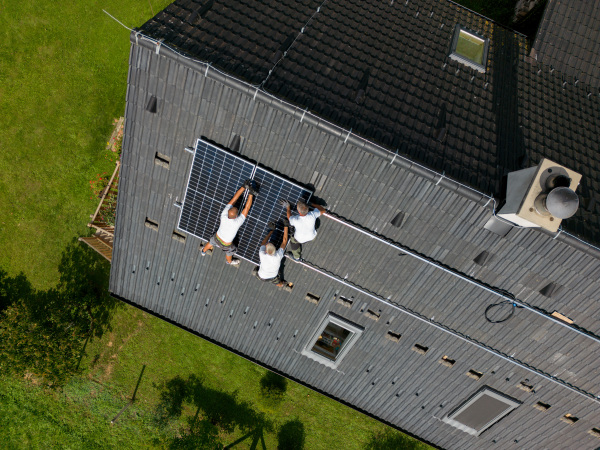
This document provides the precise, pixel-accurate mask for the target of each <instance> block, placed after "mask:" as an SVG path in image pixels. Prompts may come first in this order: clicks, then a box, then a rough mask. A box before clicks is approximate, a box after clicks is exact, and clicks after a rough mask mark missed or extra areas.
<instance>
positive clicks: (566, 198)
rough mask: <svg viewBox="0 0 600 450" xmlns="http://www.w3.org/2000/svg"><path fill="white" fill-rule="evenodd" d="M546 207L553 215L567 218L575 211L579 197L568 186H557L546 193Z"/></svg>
mask: <svg viewBox="0 0 600 450" xmlns="http://www.w3.org/2000/svg"><path fill="white" fill-rule="evenodd" d="M546 208H547V209H548V211H549V212H550V214H552V215H553V216H554V217H557V218H559V219H568V218H569V217H571V216H572V215H573V214H575V212H577V208H579V197H578V196H577V194H576V193H575V192H574V191H572V190H571V189H569V188H568V187H557V188H555V189H552V191H550V193H549V194H548V197H547V198H546Z"/></svg>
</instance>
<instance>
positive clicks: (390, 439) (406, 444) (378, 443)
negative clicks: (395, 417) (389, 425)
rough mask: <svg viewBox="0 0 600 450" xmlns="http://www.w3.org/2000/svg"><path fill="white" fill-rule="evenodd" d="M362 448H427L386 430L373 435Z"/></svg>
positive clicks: (388, 449) (409, 449)
mask: <svg viewBox="0 0 600 450" xmlns="http://www.w3.org/2000/svg"><path fill="white" fill-rule="evenodd" d="M364 448H365V450H421V449H426V448H428V447H427V446H425V445H424V444H422V443H421V442H419V441H417V440H415V439H413V438H411V437H410V436H406V435H405V434H402V433H400V432H399V431H394V430H392V429H388V430H385V431H382V432H380V433H377V434H374V435H373V436H372V437H371V439H370V440H369V442H367V445H365V447H364Z"/></svg>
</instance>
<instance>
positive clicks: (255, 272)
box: [252, 267, 283, 284]
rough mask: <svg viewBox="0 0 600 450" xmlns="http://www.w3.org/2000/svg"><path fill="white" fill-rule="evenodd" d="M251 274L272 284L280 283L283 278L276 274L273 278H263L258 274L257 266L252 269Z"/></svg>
mask: <svg viewBox="0 0 600 450" xmlns="http://www.w3.org/2000/svg"><path fill="white" fill-rule="evenodd" d="M252 274H253V275H254V276H255V277H256V278H258V279H259V280H260V281H264V282H266V283H269V282H270V283H273V284H279V283H281V282H282V281H283V280H282V279H281V278H279V275H277V276H276V277H274V278H269V279H268V280H263V279H262V278H261V277H259V276H258V267H255V268H254V270H253V271H252Z"/></svg>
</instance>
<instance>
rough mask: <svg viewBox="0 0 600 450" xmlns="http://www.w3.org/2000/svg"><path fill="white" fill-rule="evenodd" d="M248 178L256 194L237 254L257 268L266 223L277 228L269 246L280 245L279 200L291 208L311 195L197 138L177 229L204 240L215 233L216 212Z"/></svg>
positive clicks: (218, 214) (217, 218)
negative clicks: (285, 202) (251, 181)
mask: <svg viewBox="0 0 600 450" xmlns="http://www.w3.org/2000/svg"><path fill="white" fill-rule="evenodd" d="M248 179H251V180H253V181H254V182H255V184H256V185H258V195H257V196H256V198H255V199H254V203H253V204H252V207H251V209H250V212H249V213H248V217H247V218H246V220H245V222H244V224H243V225H242V227H241V228H240V230H239V231H238V235H237V238H236V243H237V246H238V251H237V254H238V256H239V257H241V258H244V259H246V260H248V261H250V262H253V263H255V264H258V263H259V258H258V251H259V247H260V243H261V242H262V240H263V239H264V237H265V236H266V234H267V233H268V228H267V224H268V223H269V222H271V221H272V222H275V223H277V224H278V225H277V229H276V231H275V233H273V236H272V238H271V242H273V243H274V244H275V245H279V244H280V243H281V239H282V236H283V228H282V226H281V222H280V219H282V218H283V217H285V208H283V207H282V206H281V205H280V204H279V203H278V201H279V199H281V198H284V199H286V200H288V201H289V202H290V204H291V205H292V207H293V206H294V205H295V204H296V202H297V201H298V200H300V199H303V200H304V201H305V202H308V201H309V200H310V198H311V196H312V192H311V191H309V190H307V189H305V188H303V187H302V186H300V185H298V184H295V183H292V182H290V181H288V180H286V179H284V178H283V177H281V176H279V175H276V174H275V173H273V172H271V171H269V170H267V169H265V168H263V167H259V166H258V165H256V164H253V163H251V162H248V161H246V160H245V159H243V158H241V157H239V156H237V155H234V154H232V153H230V152H228V151H226V150H223V149H221V148H219V147H217V146H215V145H213V144H211V143H209V142H206V141H204V140H202V139H198V141H197V142H196V148H195V154H194V160H193V162H192V167H191V170H190V175H189V178H188V184H187V188H186V193H185V199H184V201H183V206H182V209H181V215H180V217H179V224H178V226H177V227H178V228H179V229H180V230H182V231H184V232H186V233H189V234H192V235H194V236H196V237H198V238H200V239H202V240H203V241H208V240H209V239H210V237H211V236H212V235H213V234H214V233H215V232H216V231H217V229H218V228H219V220H220V217H219V216H220V213H221V211H222V210H223V208H225V206H226V205H227V202H229V201H230V200H231V198H232V197H233V196H234V194H235V192H236V191H237V190H238V188H239V187H240V186H242V185H243V184H244V181H245V180H248ZM244 198H245V196H244ZM238 203H240V204H238V205H237V206H238V209H239V211H240V212H241V211H242V209H243V204H241V203H242V202H241V201H240V202H238Z"/></svg>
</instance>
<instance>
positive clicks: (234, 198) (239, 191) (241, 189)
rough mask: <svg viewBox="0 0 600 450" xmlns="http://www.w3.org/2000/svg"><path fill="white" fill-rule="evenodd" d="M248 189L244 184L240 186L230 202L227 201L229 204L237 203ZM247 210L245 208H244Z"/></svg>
mask: <svg viewBox="0 0 600 450" xmlns="http://www.w3.org/2000/svg"><path fill="white" fill-rule="evenodd" d="M245 190H246V188H245V187H244V186H242V187H241V188H239V189H238V190H237V192H236V193H235V195H234V196H233V198H232V199H231V200H229V203H227V204H228V205H235V202H237V201H238V200H239V198H240V197H241V195H242V193H243V192H244V191H245ZM244 210H245V208H244Z"/></svg>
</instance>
